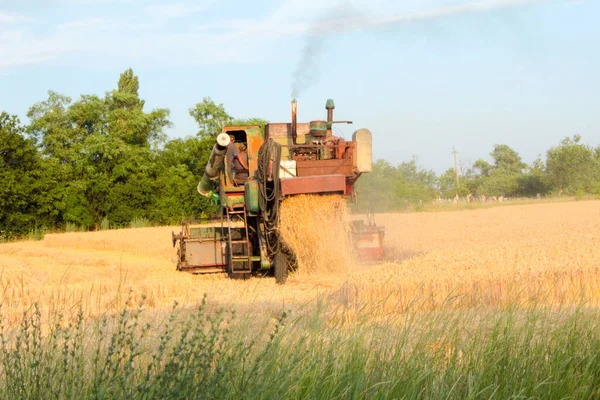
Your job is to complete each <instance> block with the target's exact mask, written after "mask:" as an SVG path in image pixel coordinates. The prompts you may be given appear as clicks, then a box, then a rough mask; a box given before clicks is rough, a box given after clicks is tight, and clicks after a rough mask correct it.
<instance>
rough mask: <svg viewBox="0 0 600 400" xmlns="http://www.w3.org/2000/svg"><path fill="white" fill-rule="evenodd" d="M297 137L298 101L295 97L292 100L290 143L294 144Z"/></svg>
mask: <svg viewBox="0 0 600 400" xmlns="http://www.w3.org/2000/svg"><path fill="white" fill-rule="evenodd" d="M297 137H298V102H297V101H296V99H294V100H292V143H293V144H296V138H297Z"/></svg>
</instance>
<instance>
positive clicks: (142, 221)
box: [129, 217, 150, 228]
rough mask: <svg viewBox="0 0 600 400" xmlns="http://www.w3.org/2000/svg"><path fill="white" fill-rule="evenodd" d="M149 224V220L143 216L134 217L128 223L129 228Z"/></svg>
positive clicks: (144, 226)
mask: <svg viewBox="0 0 600 400" xmlns="http://www.w3.org/2000/svg"><path fill="white" fill-rule="evenodd" d="M149 226H150V221H149V220H148V219H146V218H144V217H135V218H134V219H132V220H131V222H130V223H129V227H130V228H146V227H149Z"/></svg>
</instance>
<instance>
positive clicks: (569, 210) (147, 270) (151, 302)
mask: <svg viewBox="0 0 600 400" xmlns="http://www.w3.org/2000/svg"><path fill="white" fill-rule="evenodd" d="M291 217H293V216H291ZM300 217H302V216H300V215H296V216H295V218H300ZM304 217H306V218H308V216H307V215H305V216H304ZM304 217H302V218H304ZM311 219H312V217H311ZM297 222H298V223H300V224H304V225H306V226H304V225H302V226H303V229H304V230H305V231H306V232H314V231H315V229H316V228H315V227H314V226H313V225H314V224H315V222H314V219H312V220H310V221H309V220H308V219H307V220H302V219H301V220H300V221H297ZM377 222H378V223H379V224H380V225H385V226H386V228H387V234H386V237H385V241H386V246H387V250H388V254H389V256H390V257H391V258H392V259H391V261H389V262H387V263H383V264H380V265H358V266H352V267H350V268H348V269H347V270H346V271H338V272H336V273H327V274H321V273H314V271H315V270H313V273H312V274H298V275H292V276H290V278H289V279H288V283H287V284H286V285H277V284H276V283H275V282H274V279H272V278H266V279H265V278H253V279H250V280H247V281H233V280H229V279H227V278H226V277H225V276H224V275H216V276H194V275H189V274H185V273H181V272H177V271H176V270H175V264H176V262H175V261H176V258H175V257H176V255H175V254H176V253H175V250H174V249H173V248H172V246H171V229H175V230H176V231H178V229H179V227H174V228H169V227H161V228H141V229H123V230H111V231H101V232H91V233H65V234H55V235H47V236H46V238H45V239H44V240H43V241H41V242H18V243H5V244H0V270H1V271H2V272H1V276H0V283H1V284H2V287H1V288H0V304H1V305H2V310H1V312H2V315H3V318H8V319H10V320H12V321H15V320H17V319H18V318H19V317H20V315H21V313H22V312H23V310H24V309H26V308H28V307H30V306H31V304H32V303H33V302H40V303H41V306H42V308H43V312H44V313H52V312H56V311H57V310H71V309H73V306H74V305H77V304H79V305H82V306H83V308H84V311H85V313H86V315H89V316H93V315H97V314H99V313H103V312H106V311H107V310H108V311H111V310H115V311H116V310H118V309H119V308H120V307H121V306H122V303H123V302H124V301H125V299H126V297H127V293H128V292H129V291H131V293H132V296H133V297H134V300H136V299H139V298H140V297H141V296H145V297H146V298H147V307H150V308H155V309H157V310H165V309H168V308H169V307H170V306H171V304H172V303H173V301H175V300H176V301H178V302H180V303H182V304H188V305H192V304H196V303H197V302H199V301H200V300H201V298H202V296H203V294H205V293H206V294H207V295H208V299H209V301H211V302H212V303H215V304H218V305H219V306H223V307H228V308H237V309H241V310H246V309H254V310H260V312H262V313H264V315H272V316H275V315H277V313H279V312H280V311H281V310H282V305H285V307H286V309H288V308H290V309H298V310H300V309H301V308H302V307H304V306H303V304H314V301H313V300H314V299H315V298H317V297H320V298H321V299H324V300H325V301H326V302H328V304H333V305H336V306H338V307H339V309H342V310H344V313H345V315H347V318H353V312H352V310H359V309H361V310H363V315H364V310H365V309H366V308H368V309H369V310H371V312H370V314H369V315H370V317H371V318H373V319H377V318H385V319H389V318H393V317H394V316H397V315H401V313H402V310H404V309H406V308H411V309H415V308H417V309H439V310H442V311H445V310H449V309H464V308H485V309H489V308H498V307H506V306H507V305H511V306H514V305H517V306H519V305H522V306H526V305H527V302H528V301H531V299H536V300H537V301H542V302H544V304H547V305H548V306H552V305H563V306H564V305H568V304H579V303H581V301H582V300H586V301H587V304H589V305H598V304H600V201H588V202H572V203H557V204H540V205H526V206H509V207H498V208H492V209H483V210H475V211H458V212H438V213H415V214H385V215H378V216H377ZM321 223H322V222H320V221H319V224H321ZM289 226H291V225H289ZM340 239H341V238H338V237H332V238H329V239H327V240H326V241H328V242H329V241H331V242H332V243H331V244H332V245H333V246H334V248H335V246H336V244H338V243H339V240H340ZM325 244H326V245H329V244H330V243H324V245H325ZM332 254H333V253H332ZM346 256H347V254H343V255H341V256H339V257H340V259H344V258H343V257H346ZM335 262H336V260H330V261H328V263H330V265H332V264H333V263H335ZM323 268H324V269H326V266H325V267H323ZM316 271H321V270H320V269H318V270H316Z"/></svg>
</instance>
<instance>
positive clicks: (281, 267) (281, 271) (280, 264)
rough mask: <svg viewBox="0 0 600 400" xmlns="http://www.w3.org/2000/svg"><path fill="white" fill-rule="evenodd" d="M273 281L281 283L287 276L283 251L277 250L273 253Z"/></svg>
mask: <svg viewBox="0 0 600 400" xmlns="http://www.w3.org/2000/svg"><path fill="white" fill-rule="evenodd" d="M274 261H275V282H277V283H279V284H280V285H283V284H284V283H285V281H286V280H287V277H288V260H287V256H286V254H285V253H284V252H283V251H281V250H280V251H278V252H277V254H276V255H275V260H274Z"/></svg>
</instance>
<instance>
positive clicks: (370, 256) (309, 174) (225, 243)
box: [172, 99, 383, 283]
mask: <svg viewBox="0 0 600 400" xmlns="http://www.w3.org/2000/svg"><path fill="white" fill-rule="evenodd" d="M325 108H326V109H327V120H316V121H311V122H308V123H298V122H297V102H296V101H295V100H294V101H293V102H292V121H291V123H269V124H267V125H266V127H265V130H264V133H263V131H262V129H261V128H260V127H259V126H226V127H224V128H223V132H221V133H219V134H218V135H217V137H216V144H215V145H214V147H213V150H212V153H211V156H210V159H209V161H208V163H207V165H206V169H205V173H204V175H203V176H202V180H201V181H200V183H199V184H198V191H199V192H200V194H202V195H203V196H206V197H208V198H211V199H213V200H214V201H216V202H218V203H219V204H220V206H221V216H220V217H219V218H216V219H215V218H213V219H208V220H189V221H185V222H184V223H183V226H182V232H181V233H179V234H175V233H173V238H172V239H173V246H177V245H178V257H179V261H178V264H177V269H178V270H181V271H188V272H192V273H213V272H224V271H226V272H227V273H228V274H229V275H230V276H232V277H245V276H249V275H250V274H253V273H257V272H268V271H273V272H274V275H275V278H276V280H277V282H279V283H283V282H285V280H286V278H287V274H288V270H289V268H290V266H291V265H292V261H293V259H294V255H293V254H290V252H289V250H287V249H285V248H284V246H283V245H282V244H281V240H280V238H279V235H278V231H277V227H278V223H279V206H280V204H281V201H282V199H283V198H285V197H287V196H294V195H299V194H322V195H328V194H341V195H344V196H353V194H354V183H355V182H356V180H357V179H358V178H359V177H360V176H361V175H362V174H363V173H368V172H371V169H372V152H371V132H370V131H369V130H367V129H359V130H357V131H355V132H354V133H353V135H352V141H346V140H344V139H342V138H339V137H336V136H333V134H332V126H333V124H338V123H352V122H351V121H334V120H333V110H334V108H335V106H334V103H333V100H331V99H329V100H327V103H326V106H325ZM232 139H233V140H232ZM240 152H241V153H242V154H243V153H244V152H245V153H246V155H245V156H243V157H244V158H246V157H247V172H246V173H240V172H239V170H238V171H237V172H236V171H235V170H234V168H233V167H234V166H233V165H232V164H233V162H232V159H233V156H234V155H238V153H240ZM239 157H240V156H239V155H238V158H239ZM350 231H351V235H352V239H353V241H354V243H355V246H356V248H357V253H358V256H359V258H360V259H363V260H370V261H381V260H382V259H383V246H382V240H383V228H380V227H377V226H375V225H374V221H373V220H369V221H368V222H367V224H366V225H365V224H364V223H361V221H360V222H354V223H353V224H352V225H351V229H350Z"/></svg>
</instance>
